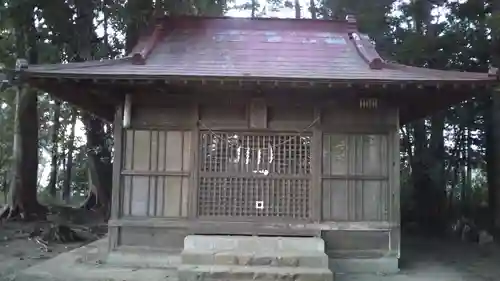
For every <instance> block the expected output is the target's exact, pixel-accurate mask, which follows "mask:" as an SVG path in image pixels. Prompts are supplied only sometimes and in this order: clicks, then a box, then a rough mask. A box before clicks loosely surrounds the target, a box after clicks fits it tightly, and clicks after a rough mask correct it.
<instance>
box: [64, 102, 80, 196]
mask: <svg viewBox="0 0 500 281" xmlns="http://www.w3.org/2000/svg"><path fill="white" fill-rule="evenodd" d="M76 117H77V111H76V110H72V112H71V133H70V135H69V140H68V155H67V161H66V175H65V177H64V186H63V193H62V198H63V200H64V202H66V203H69V202H70V199H71V175H72V170H73V150H74V149H75V126H76Z"/></svg>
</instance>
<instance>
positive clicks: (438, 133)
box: [429, 112, 446, 232]
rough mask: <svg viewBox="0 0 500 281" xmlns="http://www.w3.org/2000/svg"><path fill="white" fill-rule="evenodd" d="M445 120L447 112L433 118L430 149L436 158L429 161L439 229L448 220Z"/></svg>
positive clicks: (439, 229) (435, 224) (436, 220)
mask: <svg viewBox="0 0 500 281" xmlns="http://www.w3.org/2000/svg"><path fill="white" fill-rule="evenodd" d="M444 121H445V112H439V113H436V114H435V115H434V116H433V117H432V119H431V139H430V150H431V155H432V157H433V158H434V160H433V161H432V162H431V163H429V164H431V165H432V174H431V175H432V179H431V180H432V182H433V183H434V184H433V190H432V191H433V192H432V193H433V196H432V197H433V198H434V200H432V201H433V202H434V206H433V209H434V212H433V214H434V215H433V217H434V219H435V222H434V227H435V229H436V230H437V231H440V232H442V231H444V226H445V222H446V173H445V166H444V158H445V153H446V152H445V147H444V134H443V133H444Z"/></svg>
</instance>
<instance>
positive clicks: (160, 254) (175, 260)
mask: <svg viewBox="0 0 500 281" xmlns="http://www.w3.org/2000/svg"><path fill="white" fill-rule="evenodd" d="M104 263H105V264H107V265H109V266H114V267H124V268H155V269H176V268H177V266H179V265H180V264H181V256H180V253H179V252H178V251H177V252H174V251H153V250H146V249H141V248H139V249H135V250H134V249H128V248H126V249H118V250H114V251H112V252H110V253H109V254H108V256H107V257H106V259H105V260H104Z"/></svg>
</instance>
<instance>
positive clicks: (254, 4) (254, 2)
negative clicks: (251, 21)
mask: <svg viewBox="0 0 500 281" xmlns="http://www.w3.org/2000/svg"><path fill="white" fill-rule="evenodd" d="M258 5H259V2H258V1H257V0H252V13H251V15H250V16H251V18H256V17H257V7H258Z"/></svg>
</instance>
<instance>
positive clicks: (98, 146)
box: [82, 114, 113, 218]
mask: <svg viewBox="0 0 500 281" xmlns="http://www.w3.org/2000/svg"><path fill="white" fill-rule="evenodd" d="M83 120H84V122H85V128H86V131H87V155H88V159H87V163H88V167H89V195H88V197H87V199H86V200H85V202H84V203H83V204H82V207H83V208H85V209H88V210H90V209H97V210H100V211H102V212H103V214H104V215H105V216H106V218H107V217H109V214H110V210H111V209H110V205H111V188H112V185H111V184H112V171H113V165H112V161H111V150H110V148H109V145H108V142H107V138H108V137H109V135H108V134H110V133H111V132H105V130H104V126H105V123H104V122H102V121H101V120H99V119H97V118H95V117H92V116H90V115H88V114H86V115H84V117H83Z"/></svg>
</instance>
